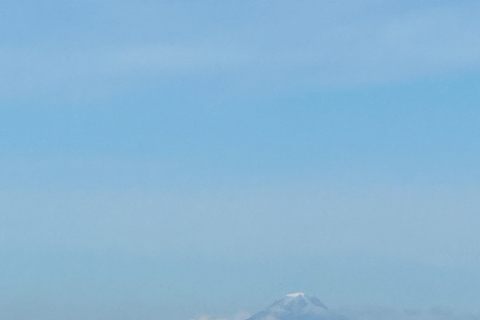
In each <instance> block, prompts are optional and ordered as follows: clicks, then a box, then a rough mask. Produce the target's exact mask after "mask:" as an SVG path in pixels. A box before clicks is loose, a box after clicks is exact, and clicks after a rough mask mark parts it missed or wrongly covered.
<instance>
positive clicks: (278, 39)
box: [0, 1, 480, 97]
mask: <svg viewBox="0 0 480 320" xmlns="http://www.w3.org/2000/svg"><path fill="white" fill-rule="evenodd" d="M90 5H91V4H90ZM245 6H246V7H248V5H247V4H245ZM124 9H125V8H124ZM164 9H165V8H164V7H162V10H164ZM243 9H245V8H243ZM251 9H256V10H257V11H258V12H259V14H262V17H263V18H262V19H257V20H255V19H252V18H250V17H247V16H245V17H244V18H239V17H237V18H236V19H233V18H232V19H231V20H229V21H223V20H222V19H217V20H219V22H215V28H208V27H207V26H206V25H196V24H193V23H187V22H185V23H184V24H183V25H181V26H178V25H177V24H178V23H177V22H175V23H174V22H172V21H170V22H168V21H167V22H162V23H163V25H161V26H162V29H166V28H167V29H168V28H177V29H178V28H180V27H181V28H183V29H182V30H183V33H181V32H179V31H178V30H176V31H172V32H174V34H176V33H179V34H178V35H177V36H176V37H174V38H173V39H171V40H168V41H167V40H166V38H165V37H164V36H159V38H158V39H156V40H153V41H152V40H149V41H131V40H125V41H118V40H117V41H110V42H108V41H107V42H101V41H99V39H97V38H96V36H95V31H94V30H92V31H89V32H90V33H91V34H90V36H91V38H92V39H93V40H91V42H87V43H85V42H83V45H73V44H72V43H71V42H62V41H57V42H55V43H54V44H53V45H52V44H50V45H49V46H46V45H42V46H39V45H38V44H34V43H30V44H27V45H22V46H14V45H12V44H9V45H7V44H4V45H2V44H0V58H1V61H2V65H1V67H2V73H1V75H0V84H1V87H2V88H3V90H2V91H3V92H2V95H4V96H9V95H10V96H13V97H15V96H22V95H24V94H25V93H27V92H28V93H29V94H35V93H37V94H38V93H46V94H57V95H58V94H60V95H61V94H64V95H74V94H78V95H95V94H101V93H102V92H103V93H104V94H105V93H106V94H109V93H108V92H110V93H111V92H117V91H118V90H120V89H121V90H124V89H125V87H127V88H128V87H130V86H135V83H138V82H139V81H140V82H141V81H142V80H143V81H146V80H148V79H150V81H156V82H162V81H166V82H168V81H171V80H172V79H176V78H177V79H178V78H189V79H199V80H202V81H203V80H205V78H208V77H220V78H222V79H224V80H227V79H229V80H231V81H233V82H232V83H234V84H232V85H234V86H236V87H237V88H240V89H239V90H242V89H241V88H249V87H250V88H258V87H260V88H261V89H262V88H263V89H268V88H277V89H278V88H282V89H285V88H290V90H294V89H295V88H296V89H298V88H299V87H300V88H305V87H308V88H311V87H317V88H322V87H331V86H334V87H338V86H340V87H343V86H351V85H359V84H372V83H383V82H395V81H405V80H407V81H408V80H412V79H418V78H422V77H430V76H439V75H440V76H442V75H448V74H452V73H459V72H466V71H467V72H468V71H477V70H478V69H479V68H480V58H479V55H478V49H479V48H480V40H479V39H480V31H479V30H480V23H479V22H478V19H477V17H478V15H479V14H480V7H479V6H478V5H477V4H471V3H466V4H465V3H463V4H462V3H460V4H458V5H456V6H443V7H438V6H430V7H425V6H424V7H418V6H417V7H415V6H413V5H408V4H406V5H405V7H404V8H402V9H401V10H400V9H395V8H394V7H393V6H392V5H388V4H387V3H386V2H384V1H363V2H358V3H355V4H350V3H349V4H348V5H347V4H344V5H343V6H336V5H325V4H318V3H314V2H312V3H310V2H307V3H306V4H305V5H303V6H300V5H296V6H292V5H289V4H287V3H283V2H280V3H278V4H277V5H276V6H273V7H268V8H267V7H265V6H263V5H260V4H259V5H257V7H256V8H251ZM152 10H155V8H152ZM158 10H160V9H158ZM176 10H177V11H178V12H180V13H177V14H178V15H179V17H180V18H181V19H187V18H188V17H189V9H188V6H183V7H180V8H177V9H176ZM218 10H219V11H220V13H219V14H222V13H223V14H225V13H226V12H227V11H226V10H227V8H224V7H222V6H220V7H219V8H218ZM145 12H146V11H144V12H143V13H139V12H137V14H138V15H140V16H141V15H143V16H145V18H148V19H152V18H151V17H150V15H146V13H145ZM373 12H377V13H378V14H373ZM203 14H204V15H205V16H206V17H207V16H210V15H212V14H213V13H212V12H210V11H209V10H206V9H205V12H204V13H203ZM332 17H337V19H332ZM211 18H212V19H213V18H214V17H211ZM139 19H141V18H139ZM222 21H223V22H222ZM132 23H133V22H132ZM131 27H132V28H133V29H134V30H136V31H137V33H139V34H141V32H142V31H144V32H146V31H147V30H146V29H145V30H143V28H146V26H142V27H135V26H134V25H133V24H132V26H131ZM135 28H136V29H135ZM122 31H124V30H122ZM148 31H149V32H151V30H148ZM119 32H120V30H119ZM113 33H114V34H115V32H113ZM195 33H197V34H198V35H199V37H188V36H186V34H195ZM84 36H85V35H84ZM95 39H96V40H95ZM292 88H293V89H292ZM96 91H97V92H96Z"/></svg>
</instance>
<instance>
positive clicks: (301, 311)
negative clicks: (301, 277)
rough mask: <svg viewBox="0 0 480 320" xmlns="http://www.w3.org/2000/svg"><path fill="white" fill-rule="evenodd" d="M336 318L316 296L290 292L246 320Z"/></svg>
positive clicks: (321, 319)
mask: <svg viewBox="0 0 480 320" xmlns="http://www.w3.org/2000/svg"><path fill="white" fill-rule="evenodd" d="M332 319H337V317H336V316H334V315H333V313H331V312H330V311H329V310H328V309H327V307H326V306H325V305H324V304H323V303H322V302H321V301H320V300H319V299H317V298H315V297H309V296H307V295H306V294H305V293H303V292H297V293H290V294H287V295H286V296H285V297H284V298H282V299H280V300H277V301H276V302H274V303H273V304H272V305H270V306H269V307H268V308H267V309H265V310H264V311H261V312H259V313H257V314H255V315H253V316H252V317H250V318H249V319H247V320H332Z"/></svg>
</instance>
